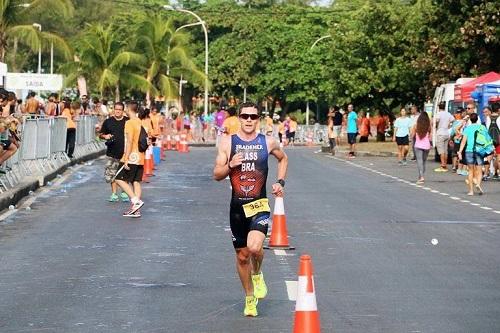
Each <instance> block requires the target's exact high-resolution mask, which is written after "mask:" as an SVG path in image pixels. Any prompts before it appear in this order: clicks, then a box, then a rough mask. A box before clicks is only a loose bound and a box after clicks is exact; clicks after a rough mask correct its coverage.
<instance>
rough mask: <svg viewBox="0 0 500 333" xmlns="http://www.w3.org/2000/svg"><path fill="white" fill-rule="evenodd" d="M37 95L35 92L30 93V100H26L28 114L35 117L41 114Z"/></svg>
mask: <svg viewBox="0 0 500 333" xmlns="http://www.w3.org/2000/svg"><path fill="white" fill-rule="evenodd" d="M35 96H36V93H35V92H34V91H31V92H29V94H28V99H27V100H26V108H25V109H26V113H28V115H30V116H35V115H37V114H39V111H38V109H39V102H38V100H37V99H36V98H35Z"/></svg>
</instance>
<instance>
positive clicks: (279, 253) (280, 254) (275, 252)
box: [274, 250, 286, 256]
mask: <svg viewBox="0 0 500 333" xmlns="http://www.w3.org/2000/svg"><path fill="white" fill-rule="evenodd" d="M274 254H275V255H277V256H286V251H285V250H274Z"/></svg>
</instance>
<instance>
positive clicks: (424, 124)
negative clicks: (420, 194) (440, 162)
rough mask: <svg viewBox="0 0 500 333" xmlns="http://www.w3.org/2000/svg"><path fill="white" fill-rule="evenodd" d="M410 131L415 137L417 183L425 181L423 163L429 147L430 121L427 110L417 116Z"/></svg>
mask: <svg viewBox="0 0 500 333" xmlns="http://www.w3.org/2000/svg"><path fill="white" fill-rule="evenodd" d="M411 132H412V133H411V134H412V137H414V138H415V144H414V148H415V157H416V160H417V169H418V180H417V184H423V183H424V181H425V179H424V174H425V164H426V161H427V156H429V150H430V149H431V140H430V137H431V121H430V119H429V115H428V114H427V112H423V113H421V114H420V115H419V116H418V118H417V121H416V123H415V124H414V125H413V127H412V131H411Z"/></svg>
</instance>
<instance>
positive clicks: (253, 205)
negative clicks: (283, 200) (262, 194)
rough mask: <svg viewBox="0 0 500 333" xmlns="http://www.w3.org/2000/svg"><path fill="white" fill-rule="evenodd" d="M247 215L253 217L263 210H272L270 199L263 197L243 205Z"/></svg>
mask: <svg viewBox="0 0 500 333" xmlns="http://www.w3.org/2000/svg"><path fill="white" fill-rule="evenodd" d="M243 211H244V212H245V217H252V216H254V215H256V214H258V213H261V212H270V211H271V208H270V207H269V199H267V198H263V199H259V200H255V201H252V202H249V203H247V204H244V205H243Z"/></svg>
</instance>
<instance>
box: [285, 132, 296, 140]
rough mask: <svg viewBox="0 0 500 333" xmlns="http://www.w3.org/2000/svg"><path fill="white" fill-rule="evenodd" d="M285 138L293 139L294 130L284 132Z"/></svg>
mask: <svg viewBox="0 0 500 333" xmlns="http://www.w3.org/2000/svg"><path fill="white" fill-rule="evenodd" d="M286 137H287V139H295V132H288V133H286Z"/></svg>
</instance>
